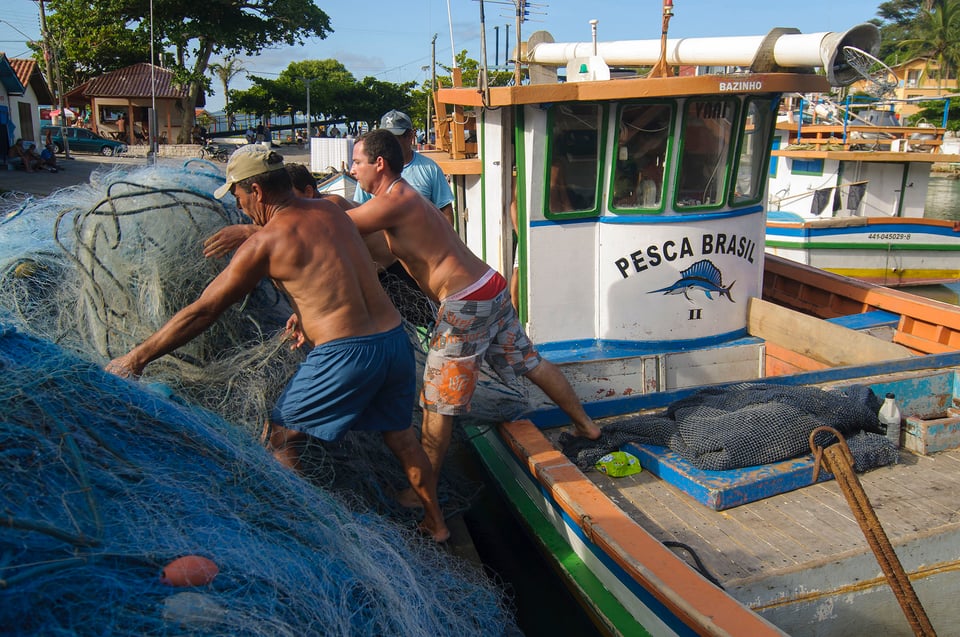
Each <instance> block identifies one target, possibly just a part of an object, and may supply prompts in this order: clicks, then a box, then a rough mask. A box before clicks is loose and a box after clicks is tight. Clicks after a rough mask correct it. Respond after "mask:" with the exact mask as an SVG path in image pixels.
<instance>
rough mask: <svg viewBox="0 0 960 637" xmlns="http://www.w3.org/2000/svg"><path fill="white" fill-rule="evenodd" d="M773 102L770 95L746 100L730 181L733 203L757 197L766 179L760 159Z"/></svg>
mask: <svg viewBox="0 0 960 637" xmlns="http://www.w3.org/2000/svg"><path fill="white" fill-rule="evenodd" d="M776 107H777V102H775V101H774V100H771V99H749V100H747V108H746V115H745V117H744V121H743V138H742V140H741V142H740V155H739V157H738V158H737V168H736V172H735V173H734V174H735V175H736V180H735V181H734V182H733V200H732V201H731V203H732V204H733V205H736V204H743V203H755V202H758V201H760V197H761V195H762V194H763V186H764V184H765V182H766V172H767V171H766V170H765V169H766V168H767V167H766V165H765V162H764V159H765V158H766V157H767V153H768V152H769V149H770V135H771V133H772V130H773V123H774V117H773V115H774V113H775V112H776V110H775V109H776Z"/></svg>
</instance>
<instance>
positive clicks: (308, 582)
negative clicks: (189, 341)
mask: <svg viewBox="0 0 960 637" xmlns="http://www.w3.org/2000/svg"><path fill="white" fill-rule="evenodd" d="M0 371H2V373H0V450H2V451H0V472H2V474H3V476H4V479H3V483H2V487H0V508H2V510H3V516H2V518H0V626H4V627H6V629H14V630H15V632H16V633H18V634H35V635H67V634H69V635H84V634H90V635H94V634H96V635H102V634H112V635H167V634H170V635H175V634H193V635H269V636H270V637H277V636H283V635H291V636H293V635H301V634H317V635H319V634H333V635H358V636H359V635H363V636H367V635H458V636H459V635H501V634H511V633H514V632H515V627H514V625H513V623H512V620H511V618H510V615H509V613H508V612H507V611H506V610H505V609H504V605H503V600H502V599H501V596H500V593H499V592H498V591H497V590H496V588H495V587H493V586H492V584H491V583H490V582H489V581H486V580H485V579H484V578H482V577H481V576H480V575H479V574H478V573H477V572H475V571H474V570H473V569H472V567H469V568H468V567H467V566H466V565H464V564H463V563H460V562H458V561H456V560H453V559H452V558H450V557H449V556H448V555H446V554H445V553H443V552H442V551H440V550H439V549H437V548H435V547H433V546H428V545H427V543H425V542H423V541H417V540H416V539H414V538H412V537H411V532H409V531H404V530H402V529H400V528H398V527H397V526H395V525H394V524H393V523H391V522H389V521H388V520H385V519H383V518H381V517H379V516H377V515H375V514H357V513H353V512H351V511H350V510H349V509H348V508H347V507H346V506H344V504H342V503H341V502H340V500H339V499H338V498H336V497H335V496H333V495H331V494H330V493H329V492H327V491H324V490H321V489H318V488H314V487H312V486H310V485H309V484H308V483H306V482H305V481H304V480H303V479H301V478H300V477H299V476H298V475H297V474H295V473H294V472H291V471H288V470H286V469H283V468H282V467H280V465H279V464H278V463H276V462H274V461H273V459H272V458H271V457H270V456H269V455H268V454H267V452H266V451H265V450H264V449H262V448H261V447H260V446H259V445H257V444H256V443H255V442H254V441H253V440H252V439H251V437H250V436H249V435H247V434H246V433H245V432H243V431H241V430H239V429H237V428H236V427H233V426H232V425H230V424H229V423H226V422H224V421H223V420H221V419H220V418H218V417H216V416H215V415H213V414H210V413H208V412H202V411H200V410H197V409H195V408H191V407H187V406H183V405H180V404H178V403H176V402H174V401H171V400H168V399H166V398H165V397H162V396H160V395H157V394H155V393H152V392H150V391H148V390H146V389H145V388H143V386H142V385H140V384H137V383H134V382H130V381H126V380H122V379H119V378H116V377H114V376H111V375H109V374H106V373H105V372H103V371H101V369H100V368H99V366H97V365H94V364H91V363H89V362H85V361H82V360H81V359H79V358H76V357H74V356H72V355H70V354H68V353H66V352H65V351H64V350H62V349H59V348H57V347H56V346H54V345H52V344H50V343H48V342H45V341H40V340H38V339H35V338H32V337H29V336H26V335H23V334H21V333H18V332H16V331H15V330H13V329H11V328H9V327H7V326H3V325H2V324H0ZM190 554H196V555H203V556H205V557H207V558H209V559H212V560H213V561H214V562H215V563H216V564H217V565H218V566H219V569H220V572H219V575H218V576H217V577H216V578H215V579H214V580H213V582H212V583H211V584H209V585H207V586H204V587H199V588H192V589H177V588H172V587H170V586H167V585H165V584H162V583H160V581H159V578H158V574H159V572H160V569H161V568H162V567H163V566H164V565H165V564H167V563H169V562H170V561H171V560H173V559H175V558H178V557H180V556H183V555H190Z"/></svg>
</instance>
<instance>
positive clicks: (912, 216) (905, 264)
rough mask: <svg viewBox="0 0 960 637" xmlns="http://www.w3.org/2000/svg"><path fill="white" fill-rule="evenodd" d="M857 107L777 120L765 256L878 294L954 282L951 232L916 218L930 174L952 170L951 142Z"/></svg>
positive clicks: (887, 108) (956, 157)
mask: <svg viewBox="0 0 960 637" xmlns="http://www.w3.org/2000/svg"><path fill="white" fill-rule="evenodd" d="M867 106H868V108H866V109H861V110H857V109H854V108H851V104H850V102H849V100H848V101H847V103H846V104H845V105H844V106H843V107H842V108H840V109H839V112H840V113H842V115H838V116H835V117H833V118H831V119H829V120H828V121H826V122H816V123H814V122H811V123H805V122H804V121H803V118H802V117H789V116H788V117H784V118H782V119H781V121H778V123H777V128H776V133H775V134H774V138H773V153H772V154H773V158H772V160H771V162H770V201H769V205H770V211H769V213H768V215H767V236H766V248H767V251H768V252H770V253H771V254H776V255H780V256H783V257H786V258H788V259H792V260H794V261H799V262H800V263H806V264H808V265H812V266H814V267H816V268H820V269H824V270H829V271H830V272H836V273H838V274H843V275H846V276H851V277H856V278H860V279H864V280H866V281H872V282H874V283H880V284H881V285H887V286H903V285H920V284H931V283H945V282H953V281H956V280H958V279H960V260H958V258H957V257H958V256H960V225H958V224H956V223H955V222H954V220H947V219H936V218H928V217H925V214H926V195H927V186H928V184H929V181H930V179H931V174H932V168H933V167H934V166H938V165H939V166H950V165H952V164H958V162H960V154H957V148H956V140H950V139H946V140H945V138H944V134H945V133H946V128H945V125H946V124H945V122H943V123H942V125H941V126H934V125H933V124H929V123H926V122H922V123H921V124H920V125H918V126H901V125H899V121H898V120H896V119H894V118H893V111H892V110H891V108H892V103H891V102H889V101H886V102H884V103H882V104H881V103H877V102H874V103H872V104H869V105H867ZM837 110H838V109H837V108H836V107H834V108H833V109H831V110H830V111H828V112H832V113H836V112H837ZM804 111H805V109H803V108H802V107H801V108H800V112H804Z"/></svg>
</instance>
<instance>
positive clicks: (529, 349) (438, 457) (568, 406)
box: [347, 130, 600, 506]
mask: <svg viewBox="0 0 960 637" xmlns="http://www.w3.org/2000/svg"><path fill="white" fill-rule="evenodd" d="M402 168H403V163H402V155H401V151H400V145H399V144H398V143H397V139H396V137H395V136H393V135H391V134H389V133H388V132H387V131H385V130H374V131H371V132H369V133H367V134H365V135H363V136H362V137H361V138H360V139H359V140H357V143H356V144H355V145H354V147H353V162H352V165H351V174H352V175H353V177H354V179H356V180H357V182H358V183H359V184H360V185H361V186H363V187H364V188H365V189H366V190H367V191H368V192H372V193H373V194H374V195H375V196H374V197H373V198H372V199H371V200H370V201H368V202H367V203H365V204H363V205H360V206H357V207H356V208H353V209H351V210H348V211H347V214H348V215H350V218H351V219H353V221H354V223H356V224H357V228H359V230H360V233H361V234H368V233H374V232H379V231H385V233H386V238H387V243H388V245H389V247H390V250H391V251H392V252H393V253H394V254H395V255H396V256H397V258H398V259H400V261H401V262H402V263H403V265H404V267H406V269H407V270H408V271H409V272H410V274H411V275H412V276H413V278H414V279H415V280H416V281H417V282H418V283H419V285H420V288H421V289H422V290H423V291H424V292H426V293H427V295H429V296H430V297H431V298H432V299H433V300H434V301H436V302H438V303H439V304H440V309H439V312H438V314H437V320H436V328H435V330H434V332H433V334H432V336H431V340H430V351H429V352H428V353H427V361H426V364H425V367H424V373H423V391H422V392H421V394H420V404H421V406H422V407H423V428H422V442H423V448H424V450H425V451H426V452H427V456H428V457H429V458H430V462H431V463H432V465H433V476H434V479H437V478H439V475H440V467H441V465H442V463H443V458H444V456H445V455H446V452H447V448H448V447H449V445H450V437H451V434H452V433H453V417H454V416H456V415H459V414H464V413H467V412H468V411H469V409H470V401H471V399H472V397H473V393H474V390H475V389H476V385H477V376H478V373H479V371H480V365H481V363H482V362H483V361H486V362H487V363H489V364H490V366H491V367H493V369H494V371H496V372H497V374H498V375H499V376H500V377H501V378H502V379H503V380H504V381H506V382H509V381H511V380H513V379H515V378H517V377H519V376H526V377H527V378H528V379H530V381H531V382H533V383H534V384H535V385H537V386H538V387H540V389H542V390H543V392H544V393H545V394H546V395H547V396H548V397H549V398H550V399H551V400H552V401H553V402H555V403H556V404H557V406H558V407H560V408H561V409H562V410H563V411H564V412H565V413H566V414H567V415H568V416H569V417H570V421H571V422H572V423H573V426H574V429H575V432H574V435H576V436H582V437H585V438H589V439H596V438H598V437H599V436H600V429H599V427H597V425H596V424H594V422H593V421H592V420H591V419H590V417H589V416H588V415H587V414H586V412H585V411H584V409H583V406H582V405H581V404H580V401H579V399H578V398H577V395H576V393H574V391H573V388H572V387H571V386H570V383H569V381H567V379H566V377H565V376H564V375H563V373H562V372H561V371H560V370H559V368H558V367H557V366H556V365H554V364H552V363H550V362H549V361H547V360H544V359H543V358H541V357H540V354H539V353H537V350H536V349H535V348H534V346H533V343H532V342H531V341H530V339H529V337H527V335H526V333H525V332H524V331H523V327H522V326H521V325H520V321H519V319H518V317H517V312H516V310H514V308H513V304H512V303H511V301H510V295H509V292H508V290H507V289H506V288H507V282H506V280H505V279H504V278H503V276H501V275H500V274H499V273H498V272H496V271H495V270H493V269H492V268H491V267H490V266H489V265H487V264H486V263H484V262H483V261H482V260H481V259H480V258H478V257H477V256H476V255H475V254H473V253H472V252H471V251H470V249H469V248H468V247H467V246H466V245H465V244H464V243H463V241H461V240H460V237H459V236H458V235H457V233H456V231H455V230H454V229H453V226H451V225H450V224H449V223H447V222H446V220H445V219H444V218H443V215H441V214H440V211H439V210H437V208H436V206H434V205H432V204H431V203H430V202H429V201H427V200H426V199H425V198H424V197H423V196H422V195H421V194H420V193H418V192H417V191H416V190H415V189H413V188H412V187H411V186H410V185H409V184H407V182H406V180H404V179H403V178H402V177H401V176H400V171H401V169H402ZM400 502H401V504H404V505H405V506H416V505H417V500H416V499H415V498H414V497H413V494H412V493H410V492H405V493H404V494H402V495H401V498H400Z"/></svg>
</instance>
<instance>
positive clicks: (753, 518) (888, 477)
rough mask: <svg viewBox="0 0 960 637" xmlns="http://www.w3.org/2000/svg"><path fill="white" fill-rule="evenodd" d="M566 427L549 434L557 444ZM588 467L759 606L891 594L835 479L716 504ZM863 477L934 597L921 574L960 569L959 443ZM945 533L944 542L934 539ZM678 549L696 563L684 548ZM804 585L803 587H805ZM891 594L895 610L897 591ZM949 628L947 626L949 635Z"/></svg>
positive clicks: (635, 513) (665, 538)
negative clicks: (875, 591) (959, 544)
mask: <svg viewBox="0 0 960 637" xmlns="http://www.w3.org/2000/svg"><path fill="white" fill-rule="evenodd" d="M610 422H612V420H611V421H605V422H602V423H600V424H601V425H603V424H609V423H610ZM561 431H563V429H552V430H549V431H546V432H544V433H545V434H547V437H548V438H549V439H550V440H551V441H552V442H554V444H555V445H556V438H557V436H558V435H559V433H560V432H561ZM586 475H587V477H588V478H589V479H590V480H591V481H592V482H593V483H594V484H595V485H596V486H597V487H598V488H599V489H600V490H601V491H603V492H604V493H605V494H606V495H607V496H608V497H609V498H610V499H611V500H612V501H613V502H614V503H615V504H616V505H617V506H619V507H620V508H621V509H622V510H623V511H624V512H625V513H626V514H627V515H629V516H630V517H631V518H632V519H633V520H634V521H635V522H636V523H637V524H639V525H640V526H641V527H643V528H644V529H645V530H647V531H648V532H649V533H650V534H651V535H653V536H654V537H655V538H656V539H658V540H660V541H661V542H681V543H683V544H685V545H687V546H689V547H690V548H691V549H692V550H693V551H695V552H696V554H697V556H698V557H699V559H700V560H701V561H702V563H703V564H704V566H705V567H706V570H707V571H709V573H710V574H711V575H712V576H713V577H715V578H716V579H717V580H718V581H719V582H720V583H721V585H722V586H723V587H724V589H726V590H727V592H729V593H730V594H731V595H733V596H734V597H736V598H738V599H739V600H740V601H741V602H742V603H744V604H746V605H748V606H750V607H752V608H753V609H754V610H757V611H758V612H761V613H762V612H763V611H764V610H765V609H771V608H773V609H775V607H776V606H777V605H779V604H781V603H783V602H785V601H796V599H797V598H798V597H802V596H809V598H810V601H811V603H821V602H822V601H823V600H824V599H826V598H828V597H831V596H836V595H842V594H844V593H845V592H850V593H851V594H852V593H853V592H854V591H856V590H862V589H865V588H869V587H876V588H879V589H881V590H882V594H885V595H886V594H888V593H889V591H888V590H886V588H885V584H884V580H883V578H882V575H881V570H880V567H879V566H878V565H877V563H876V560H875V558H874V557H873V554H872V553H871V552H870V549H869V546H868V544H867V542H866V540H865V539H864V537H863V535H862V533H861V531H860V527H859V526H858V525H857V522H856V520H855V519H854V517H853V515H852V514H851V512H850V509H849V508H848V506H847V503H846V500H845V499H844V496H843V494H842V493H841V492H840V490H839V488H838V486H837V483H836V482H835V481H833V480H829V481H826V482H821V483H818V484H814V485H811V486H808V487H804V488H801V489H797V490H795V491H790V492H787V493H782V494H779V495H776V496H773V497H769V498H765V499H762V500H758V501H755V502H750V503H747V504H744V505H741V506H738V507H734V508H731V509H727V510H723V511H714V510H712V509H710V508H708V507H706V506H704V505H702V504H700V503H698V502H697V501H696V500H694V499H693V498H692V497H690V496H688V495H687V494H685V493H683V492H682V491H681V490H679V489H678V488H676V487H674V486H673V485H671V484H668V483H667V482H665V481H663V480H660V479H659V478H657V477H656V476H655V475H653V474H652V473H650V472H649V471H644V472H642V473H640V474H636V475H633V476H628V477H624V478H611V477H609V476H607V475H605V474H603V473H600V472H598V471H589V472H587V473H586ZM859 478H860V481H861V483H862V484H863V487H864V490H865V491H866V494H867V496H868V498H869V499H870V501H871V503H872V505H873V507H874V509H875V510H876V512H877V516H878V517H879V519H880V521H881V524H882V525H883V528H884V531H885V532H886V533H887V535H888V537H889V538H890V541H891V542H892V544H893V546H894V547H895V549H896V550H897V552H898V555H899V556H900V559H901V561H902V562H903V565H904V567H905V568H906V570H907V571H908V573H910V577H911V579H914V580H915V583H914V586H915V587H916V588H917V590H918V594H919V596H920V599H921V602H923V601H924V598H925V597H928V598H930V597H933V595H925V593H924V591H923V588H922V586H923V585H922V583H917V581H916V580H922V579H923V578H924V577H925V574H934V573H943V572H944V571H957V570H958V568H960V566H958V562H957V561H958V558H960V555H958V554H957V553H956V551H955V546H956V544H955V542H956V539H957V537H960V511H958V506H957V504H958V496H957V494H958V493H960V450H951V451H944V452H941V453H937V454H935V455H932V456H919V455H914V454H912V453H909V452H906V451H901V463H900V464H898V465H895V466H888V467H881V468H879V469H875V470H872V471H868V472H867V473H864V474H860V475H859ZM938 536H939V537H943V538H944V539H945V541H944V542H936V541H933V542H931V541H930V540H931V538H936V537H938ZM951 546H952V547H954V548H949V547H951ZM676 551H677V553H678V555H680V556H681V557H683V558H684V559H686V560H687V561H688V562H689V563H690V564H691V565H692V566H693V565H694V560H693V559H691V558H690V557H689V554H688V553H687V552H686V551H684V550H683V549H676ZM931 586H933V584H931ZM791 589H795V590H794V591H793V592H791ZM797 590H802V591H804V592H803V593H802V594H801V595H798V594H797V592H796V591H797ZM890 603H891V605H892V607H893V611H894V613H898V612H899V610H898V609H897V607H896V603H895V602H894V601H893V598H892V595H890ZM932 603H934V604H939V603H941V602H939V601H933V602H932ZM929 610H930V609H928V611H929ZM938 628H939V627H938ZM944 629H946V627H942V628H941V629H940V630H941V633H940V634H947V633H945V632H942V630H944ZM951 630H952V629H951ZM947 632H949V631H947ZM897 634H899V633H897ZM952 634H956V633H952Z"/></svg>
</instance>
